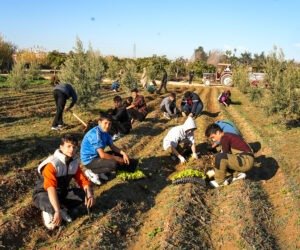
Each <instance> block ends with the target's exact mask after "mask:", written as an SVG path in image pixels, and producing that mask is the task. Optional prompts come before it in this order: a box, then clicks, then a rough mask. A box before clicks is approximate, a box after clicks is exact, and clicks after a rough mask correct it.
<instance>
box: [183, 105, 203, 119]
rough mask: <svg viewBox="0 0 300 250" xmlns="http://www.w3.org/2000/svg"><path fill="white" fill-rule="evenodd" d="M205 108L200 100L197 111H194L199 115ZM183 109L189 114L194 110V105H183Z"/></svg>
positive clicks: (195, 114)
mask: <svg viewBox="0 0 300 250" xmlns="http://www.w3.org/2000/svg"><path fill="white" fill-rule="evenodd" d="M202 110H203V104H202V103H201V102H198V104H197V107H196V109H195V112H194V113H193V115H194V116H198V115H200V114H201V112H202ZM182 111H183V112H184V113H185V114H186V115H189V114H190V113H191V111H192V106H190V105H188V104H185V105H184V106H182Z"/></svg>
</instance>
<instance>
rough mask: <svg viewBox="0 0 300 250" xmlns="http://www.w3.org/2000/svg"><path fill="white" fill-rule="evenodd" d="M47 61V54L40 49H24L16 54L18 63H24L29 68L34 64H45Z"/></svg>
mask: <svg viewBox="0 0 300 250" xmlns="http://www.w3.org/2000/svg"><path fill="white" fill-rule="evenodd" d="M46 59H47V53H46V52H45V51H44V50H43V49H42V48H40V47H34V48H31V49H23V50H20V51H19V52H18V53H17V54H16V61H22V62H23V63H25V65H27V66H29V65H30V64H31V63H33V62H35V63H37V64H38V65H42V64H45V63H46Z"/></svg>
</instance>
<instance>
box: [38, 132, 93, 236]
mask: <svg viewBox="0 0 300 250" xmlns="http://www.w3.org/2000/svg"><path fill="white" fill-rule="evenodd" d="M77 147H78V141H77V139H76V138H75V137H74V136H72V135H69V134H66V135H64V136H63V137H62V138H61V143H60V147H59V149H57V150H56V151H55V152H54V154H53V155H51V156H49V157H48V158H47V159H46V160H44V161H43V162H42V163H41V164H40V165H39V166H38V173H39V179H38V180H37V183H36V187H35V189H34V193H33V200H34V204H35V206H36V207H37V208H39V209H41V210H42V217H43V220H44V224H45V226H46V227H47V228H48V229H50V230H53V229H54V228H55V227H57V226H59V225H60V224H61V221H62V219H63V220H65V221H67V222H71V221H72V219H71V217H70V216H69V215H68V210H71V209H73V208H75V207H77V206H79V205H81V204H82V203H85V205H86V206H87V207H88V208H90V207H91V206H93V205H94V196H93V190H92V188H91V186H90V182H89V180H88V179H87V178H86V176H85V175H84V174H83V172H82V171H81V169H80V165H79V164H80V160H79V159H78V158H77V157H76V156H75V155H76V150H77ZM72 178H74V179H75V181H76V182H77V184H78V185H79V186H80V187H81V188H69V184H70V182H71V179H72Z"/></svg>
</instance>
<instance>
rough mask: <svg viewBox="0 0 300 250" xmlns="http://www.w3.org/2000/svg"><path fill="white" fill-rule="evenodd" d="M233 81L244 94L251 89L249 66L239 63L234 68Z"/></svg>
mask: <svg viewBox="0 0 300 250" xmlns="http://www.w3.org/2000/svg"><path fill="white" fill-rule="evenodd" d="M232 81H233V83H234V85H235V86H237V87H238V88H239V89H240V91H242V92H243V93H244V94H245V93H247V92H248V90H249V74H248V68H247V66H243V65H238V66H236V67H235V68H234V69H233V72H232Z"/></svg>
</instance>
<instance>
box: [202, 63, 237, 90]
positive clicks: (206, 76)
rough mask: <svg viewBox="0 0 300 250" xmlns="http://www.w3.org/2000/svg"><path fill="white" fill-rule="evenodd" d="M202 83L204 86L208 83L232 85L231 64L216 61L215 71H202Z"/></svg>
mask: <svg viewBox="0 0 300 250" xmlns="http://www.w3.org/2000/svg"><path fill="white" fill-rule="evenodd" d="M202 81H203V83H204V84H205V85H206V86H210V85H219V84H221V85H224V86H227V87H230V86H232V85H233V82H232V71H231V64H228V63H218V66H217V72H216V73H203V78H202Z"/></svg>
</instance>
